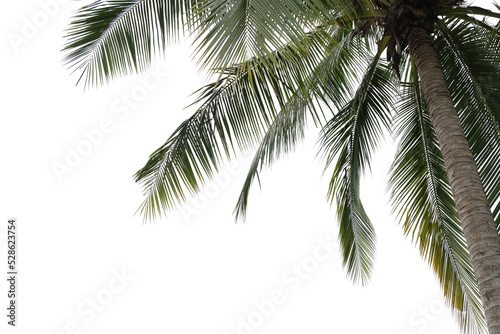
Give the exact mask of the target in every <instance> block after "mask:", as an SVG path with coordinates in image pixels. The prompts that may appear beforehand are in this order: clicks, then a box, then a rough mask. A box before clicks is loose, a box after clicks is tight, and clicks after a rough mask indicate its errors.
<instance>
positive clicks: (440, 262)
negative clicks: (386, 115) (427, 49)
mask: <svg viewBox="0 0 500 334" xmlns="http://www.w3.org/2000/svg"><path fill="white" fill-rule="evenodd" d="M405 81H406V83H404V89H403V93H402V99H401V103H400V104H398V108H397V111H398V112H397V121H396V122H395V124H396V131H397V132H396V133H397V135H398V136H399V138H400V142H399V147H398V151H397V153H396V158H395V161H394V163H393V165H392V168H391V177H390V181H389V183H390V186H391V188H392V191H391V201H392V204H393V207H394V210H397V212H398V217H399V218H400V220H401V222H402V224H403V229H404V232H405V234H406V235H409V236H411V237H412V239H413V241H414V242H415V243H416V244H417V245H418V247H419V249H420V253H421V255H422V257H423V258H424V259H426V260H427V261H428V262H429V265H430V266H431V268H432V269H433V271H434V272H435V274H436V276H437V278H438V279H439V282H440V285H441V288H442V289H443V294H444V297H445V300H446V301H447V302H448V303H449V304H450V305H451V306H452V308H453V309H454V315H455V318H457V320H458V322H459V324H460V327H461V329H462V330H463V331H464V332H465V333H484V330H485V328H486V327H485V326H486V324H485V319H484V314H483V310H482V305H481V302H480V297H479V290H478V287H477V283H476V280H475V277H474V273H473V269H472V266H471V263H470V258H469V253H468V250H467V244H466V242H465V238H464V235H463V231H462V228H461V225H460V221H459V220H458V216H457V212H456V209H455V204H454V202H453V197H452V194H451V189H450V186H449V184H448V180H447V177H446V171H445V167H444V162H443V158H442V157H441V152H440V148H439V145H438V142H437V137H436V134H435V133H434V130H433V128H432V125H431V122H430V119H429V115H428V111H427V107H426V105H425V100H424V98H423V93H422V90H421V87H420V84H419V81H418V76H417V73H416V70H415V68H414V67H413V66H412V64H411V63H410V64H409V66H408V68H407V71H406V76H405Z"/></svg>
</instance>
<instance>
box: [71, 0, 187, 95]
mask: <svg viewBox="0 0 500 334" xmlns="http://www.w3.org/2000/svg"><path fill="white" fill-rule="evenodd" d="M189 11H190V1H183V0H169V1H166V0H163V1H162V0H133V1H121V0H110V1H95V2H93V3H92V4H89V5H87V6H84V7H82V8H81V9H80V10H79V11H78V12H77V13H76V15H75V16H74V17H73V20H72V22H71V24H70V26H69V28H68V30H67V34H66V40H67V43H66V45H65V46H64V48H63V51H65V52H66V55H65V59H64V60H65V62H66V63H67V64H69V65H70V66H71V67H74V68H75V70H76V71H81V75H80V79H79V80H81V79H84V82H85V85H86V86H97V85H102V84H103V83H105V82H107V81H108V80H109V79H111V78H114V77H115V76H118V75H124V74H129V73H132V72H137V71H142V70H144V69H145V68H147V66H148V65H149V64H150V62H151V59H152V56H153V55H154V54H155V53H159V52H162V51H164V49H165V44H166V41H175V40H176V39H177V38H178V35H179V32H181V31H182V30H183V27H184V23H185V19H186V16H187V15H188V12H189Z"/></svg>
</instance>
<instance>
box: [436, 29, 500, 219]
mask: <svg viewBox="0 0 500 334" xmlns="http://www.w3.org/2000/svg"><path fill="white" fill-rule="evenodd" d="M438 27H439V32H440V34H439V35H438V36H437V38H436V41H435V45H436V49H438V50H440V51H441V52H440V59H441V62H442V64H443V71H444V75H445V78H446V80H447V82H448V87H449V89H450V93H451V95H452V99H453V101H455V106H456V109H457V112H458V115H459V117H460V119H461V121H462V124H463V129H464V131H465V134H466V136H467V139H468V140H469V144H470V147H471V151H472V153H473V155H474V158H475V160H476V163H477V166H478V169H479V174H480V176H481V180H482V182H483V186H484V189H485V192H486V195H487V197H488V200H489V202H490V204H491V208H492V211H493V218H494V219H495V220H496V222H497V225H498V226H499V228H500V203H499V200H500V173H498V171H499V170H500V150H499V149H498V148H499V147H500V94H499V92H500V67H498V66H497V65H495V61H494V60H495V59H496V58H497V57H498V54H496V53H495V52H493V51H492V50H491V48H490V47H489V46H488V43H487V39H486V36H485V35H484V34H483V33H481V31H479V29H477V28H474V27H473V26H471V25H470V24H468V23H464V22H456V21H451V22H443V21H438Z"/></svg>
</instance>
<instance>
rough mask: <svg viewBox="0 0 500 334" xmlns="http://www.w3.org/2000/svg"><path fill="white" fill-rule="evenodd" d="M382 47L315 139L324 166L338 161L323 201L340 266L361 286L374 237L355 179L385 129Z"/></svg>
mask: <svg viewBox="0 0 500 334" xmlns="http://www.w3.org/2000/svg"><path fill="white" fill-rule="evenodd" d="M384 41H385V43H387V38H386V39H384ZM384 47H385V45H381V47H380V49H379V52H378V53H377V55H376V57H375V58H374V59H373V61H372V62H371V63H370V64H369V66H368V69H367V71H366V74H365V75H364V77H363V79H362V81H361V83H360V85H359V88H358V89H357V91H356V93H355V96H354V97H353V99H352V100H351V101H349V102H348V103H347V104H346V105H345V106H344V108H343V109H342V110H340V111H339V112H338V114H336V115H335V116H334V117H333V119H332V120H330V121H329V122H328V123H327V124H326V125H325V127H324V128H323V130H322V134H321V138H320V144H321V150H322V151H323V156H324V157H325V158H326V166H327V167H328V166H329V165H330V164H331V163H332V162H333V161H334V160H337V162H336V165H335V168H334V171H333V175H332V178H331V181H330V187H329V191H328V197H329V198H330V201H334V200H335V199H336V202H337V216H338V219H339V223H340V230H339V237H340V244H341V247H342V254H343V258H344V260H343V265H344V267H345V268H346V269H347V274H348V276H349V277H350V278H351V279H353V281H354V282H357V281H361V283H362V284H366V283H367V281H368V279H369V277H370V275H371V272H372V269H373V259H374V253H375V231H374V229H373V226H372V224H371V221H370V219H369V218H368V216H367V214H366V212H365V210H364V207H363V205H362V203H361V200H360V194H359V185H360V177H361V173H362V172H363V170H365V168H367V167H369V161H370V156H371V153H372V151H373V150H374V149H375V148H376V146H377V144H378V141H379V140H380V138H381V136H382V134H383V129H384V128H385V129H388V127H389V123H390V122H389V120H390V117H389V115H390V110H391V107H392V106H391V104H392V99H393V97H394V96H395V87H396V86H395V80H394V76H393V74H392V71H391V70H390V69H389V68H388V67H387V66H382V65H379V59H380V55H381V52H382V49H384Z"/></svg>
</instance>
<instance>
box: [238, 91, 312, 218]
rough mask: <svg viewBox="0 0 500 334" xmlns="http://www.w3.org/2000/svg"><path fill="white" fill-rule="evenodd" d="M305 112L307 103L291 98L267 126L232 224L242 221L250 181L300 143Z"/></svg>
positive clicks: (244, 216) (244, 215) (304, 123)
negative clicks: (239, 219) (285, 107)
mask: <svg viewBox="0 0 500 334" xmlns="http://www.w3.org/2000/svg"><path fill="white" fill-rule="evenodd" d="M306 108H307V103H306V102H305V101H304V100H302V99H299V98H295V97H292V99H291V100H290V101H288V103H287V109H286V110H282V111H281V112H280V113H279V114H278V116H277V117H276V119H275V120H274V122H273V123H272V124H271V125H270V126H269V128H268V130H267V132H266V135H265V136H264V138H263V139H262V141H261V143H260V145H259V148H258V149H257V152H256V153H255V156H254V158H253V160H252V163H251V165H250V169H249V171H248V174H247V177H246V179H245V182H244V184H243V189H242V190H241V192H240V196H239V198H238V203H237V204H236V207H235V209H234V213H235V219H236V220H238V218H239V217H242V218H243V219H245V218H246V212H247V206H248V195H249V194H250V188H251V186H252V183H253V180H254V179H255V177H257V178H259V171H260V170H262V168H263V167H265V166H270V165H271V164H272V163H273V161H274V160H276V159H277V158H279V157H280V156H283V155H285V154H287V153H289V152H291V151H292V150H293V148H294V147H295V145H296V144H297V142H298V141H299V140H301V139H303V137H304V128H305V126H306V115H307V113H306ZM259 184H260V181H259Z"/></svg>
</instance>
